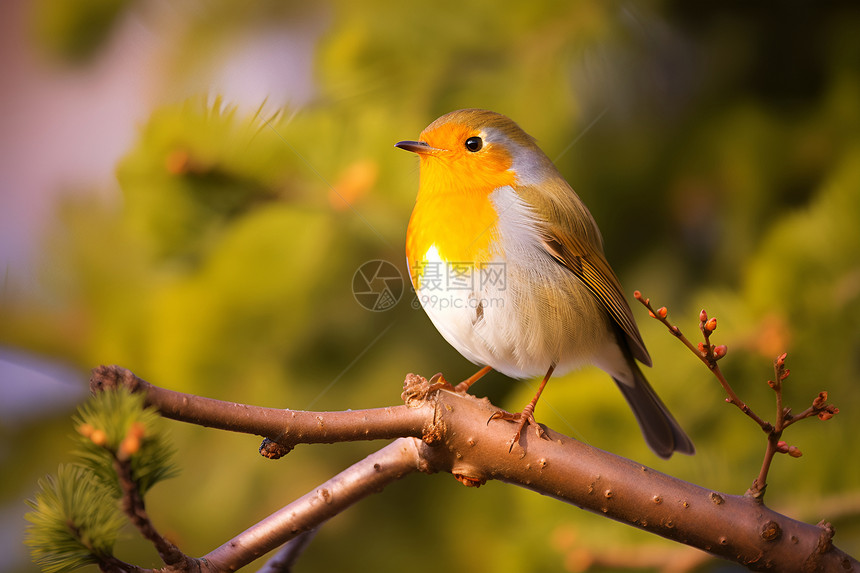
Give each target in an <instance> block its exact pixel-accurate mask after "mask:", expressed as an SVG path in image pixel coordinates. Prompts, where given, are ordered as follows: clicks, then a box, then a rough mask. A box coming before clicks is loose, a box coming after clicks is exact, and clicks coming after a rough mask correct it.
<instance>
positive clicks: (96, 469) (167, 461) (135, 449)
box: [73, 389, 176, 498]
mask: <svg viewBox="0 0 860 573" xmlns="http://www.w3.org/2000/svg"><path fill="white" fill-rule="evenodd" d="M73 419H74V423H75V428H76V429H77V431H78V434H77V442H78V445H79V448H78V451H77V452H76V453H77V455H78V458H79V460H80V464H81V465H83V466H84V467H86V468H87V469H89V470H90V471H91V472H92V473H93V474H94V475H95V476H96V478H97V479H98V480H99V481H100V482H101V483H102V484H104V485H105V486H106V487H108V488H109V489H110V491H111V493H112V495H113V497H114V498H119V497H120V496H121V495H122V493H123V492H122V488H121V486H120V483H119V478H118V477H117V473H116V471H115V468H114V461H115V460H121V461H124V462H125V461H127V462H128V463H129V464H130V467H131V478H132V480H133V482H134V484H135V487H136V488H137V490H138V492H139V493H140V495H144V494H146V492H147V491H149V489H150V488H152V486H154V485H155V484H156V483H158V482H159V481H162V480H164V479H168V478H170V477H173V476H174V475H176V468H175V466H174V465H173V464H172V462H171V459H172V456H173V447H172V445H171V444H170V443H169V442H168V440H167V436H166V434H165V433H164V432H163V431H161V429H160V426H161V421H162V420H161V417H160V416H159V415H158V413H157V412H156V411H155V410H154V409H153V408H144V405H143V396H141V395H139V394H131V393H130V392H128V391H127V390H124V389H119V390H116V391H109V392H99V393H97V394H96V395H95V396H93V398H92V399H91V400H90V401H89V402H87V403H85V404H83V405H82V406H81V407H80V408H78V413H77V414H76V415H75V416H74V418H73Z"/></svg>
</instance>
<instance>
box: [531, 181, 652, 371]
mask: <svg viewBox="0 0 860 573" xmlns="http://www.w3.org/2000/svg"><path fill="white" fill-rule="evenodd" d="M559 179H560V183H559V184H558V187H559V188H558V189H555V190H554V191H555V192H553V193H546V191H543V192H540V191H539V190H537V189H536V188H534V187H532V188H530V189H523V192H524V195H525V196H524V197H523V198H524V199H525V200H526V201H527V202H529V203H531V204H532V205H533V206H534V208H535V211H536V215H537V219H538V225H539V227H540V228H541V229H540V230H541V238H542V242H543V246H544V248H545V249H546V251H547V253H548V254H549V255H550V256H551V257H552V258H553V259H555V260H556V261H557V262H558V263H559V264H561V265H562V266H564V267H565V268H567V269H569V270H570V271H571V272H572V273H573V274H574V275H575V276H576V277H577V278H578V279H579V280H580V281H582V283H583V284H584V285H585V286H586V287H587V288H588V290H590V291H591V292H592V294H594V296H595V297H596V298H597V300H599V301H600V303H601V305H603V308H605V309H606V311H607V312H608V313H609V316H611V317H612V320H613V321H614V322H615V323H616V324H617V325H618V326H619V327H620V328H621V331H622V332H623V333H624V334H625V337H626V339H627V341H628V343H629V344H630V350H631V351H632V352H633V356H635V357H636V358H637V359H638V360H639V361H641V362H642V363H643V364H645V365H647V366H651V356H650V355H649V354H648V350H647V349H646V348H645V343H644V342H643V340H642V335H641V334H640V333H639V328H638V327H637V326H636V321H635V320H634V318H633V311H631V310H630V305H628V304H627V300H626V299H625V298H624V292H623V290H622V289H621V283H619V282H618V277H616V276H615V273H614V272H613V270H612V268H610V266H609V263H608V262H607V261H606V257H605V256H604V255H603V240H602V239H601V237H600V231H599V230H598V229H597V224H596V223H595V222H594V219H593V218H592V216H591V213H589V212H588V209H587V208H586V207H585V205H584V204H583V203H582V201H580V200H579V198H578V197H577V196H576V194H575V193H574V191H573V189H571V188H570V186H569V185H567V183H566V182H564V180H563V179H561V178H559ZM562 184H563V187H565V188H566V189H562V188H561V187H562Z"/></svg>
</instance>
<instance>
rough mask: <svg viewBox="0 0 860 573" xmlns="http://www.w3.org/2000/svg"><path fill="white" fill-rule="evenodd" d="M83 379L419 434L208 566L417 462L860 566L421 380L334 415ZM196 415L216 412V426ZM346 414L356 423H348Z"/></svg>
mask: <svg viewBox="0 0 860 573" xmlns="http://www.w3.org/2000/svg"><path fill="white" fill-rule="evenodd" d="M92 383H93V387H94V388H104V387H110V386H115V385H117V384H123V385H126V386H129V387H131V388H132V389H136V390H137V391H143V392H146V395H147V401H148V402H149V403H151V404H152V405H154V406H155V407H156V408H158V409H162V408H163V411H164V412H165V415H167V416H168V417H172V418H174V419H177V420H183V421H190V422H193V423H201V422H200V420H205V422H203V423H204V425H212V426H216V427H220V428H224V429H234V430H236V429H237V428H241V429H240V430H236V431H247V432H249V433H257V434H260V435H277V436H278V437H279V439H280V440H284V441H286V443H288V444H291V445H292V444H297V443H300V442H304V443H319V442H331V441H340V440H353V439H374V438H378V437H383V436H390V435H391V433H392V432H394V429H395V428H398V429H400V430H401V431H403V432H404V435H408V436H420V437H421V440H418V439H411V438H410V439H401V440H396V441H395V442H393V443H392V444H390V445H389V446H386V447H385V448H383V449H382V450H380V451H379V452H377V453H375V454H372V455H371V456H368V458H366V459H365V460H362V461H361V462H359V463H358V464H356V465H354V466H352V467H351V468H349V469H348V470H346V471H345V472H343V473H341V474H339V475H338V476H336V477H335V478H332V480H329V482H326V483H325V484H323V485H322V486H320V487H319V488H317V489H315V490H314V491H312V492H309V493H308V494H306V495H305V496H303V497H302V498H300V499H298V500H296V501H295V502H293V503H292V504H290V505H288V506H286V507H285V508H283V509H281V510H280V511H278V512H276V513H275V514H273V515H272V516H270V517H269V518H266V519H265V520H263V521H261V522H260V523H259V524H257V525H255V526H253V527H251V528H250V529H248V530H247V531H245V532H244V533H242V534H240V535H239V536H237V537H236V538H234V539H233V540H231V541H229V542H228V543H226V544H224V545H222V546H221V547H219V548H218V549H216V550H215V551H213V552H212V553H210V554H209V555H207V556H206V558H205V560H204V561H203V563H205V564H207V567H208V568H209V570H211V571H216V570H217V571H222V570H227V569H230V570H232V569H235V568H236V567H238V566H240V565H239V564H240V563H242V564H244V563H248V562H250V560H252V559H255V558H256V557H258V556H260V555H262V554H263V553H265V552H266V551H269V550H271V549H274V548H275V547H277V546H279V545H281V544H282V543H284V542H286V541H287V540H289V539H291V538H293V537H295V536H296V535H298V534H299V533H301V532H302V531H306V530H309V529H311V528H313V527H316V526H318V525H319V524H321V523H322V522H324V521H325V520H327V519H328V518H330V517H331V516H333V515H335V514H336V513H338V512H339V511H342V510H344V509H345V508H347V507H349V506H350V505H352V504H353V503H355V502H356V501H358V500H359V499H361V498H362V497H364V496H366V495H369V494H370V493H373V492H376V491H379V490H380V489H381V488H382V487H384V485H386V484H388V483H390V482H391V481H393V480H395V479H398V478H400V477H402V476H404V475H406V474H407V473H410V472H413V471H415V470H416V469H418V470H421V471H423V472H426V473H432V472H448V473H451V474H453V475H454V476H455V477H457V479H459V480H460V481H461V482H463V483H464V484H466V485H471V486H479V485H481V484H483V483H485V482H486V481H487V480H489V479H496V480H500V481H503V482H507V483H511V484H515V485H518V486H521V487H525V488H528V489H531V490H533V491H536V492H538V493H541V494H543V495H547V496H550V497H554V498H556V499H559V500H561V501H564V502H566V503H570V504H572V505H576V506H577V507H580V508H582V509H586V510H588V511H592V512H594V513H598V514H601V515H605V516H606V517H609V518H611V519H615V520H617V521H620V522H623V523H627V524H629V525H633V526H635V527H638V528H640V529H644V530H647V531H650V532H652V533H655V534H657V535H661V536H663V537H666V538H668V539H672V540H675V541H678V542H680V543H685V544H687V545H691V546H693V547H697V548H699V549H702V550H704V551H707V552H709V553H712V554H714V555H717V556H720V557H723V558H725V559H728V560H731V561H736V562H738V563H741V564H743V565H745V566H747V567H749V568H750V569H753V570H776V571H785V572H790V571H840V572H841V571H855V572H860V563H858V561H857V560H855V559H854V558H853V557H850V556H849V555H847V554H845V553H844V552H843V551H841V550H839V549H837V548H836V547H835V546H834V545H833V544H832V537H833V529H832V527H830V526H829V525H828V524H826V523H823V522H822V523H820V524H819V525H810V524H806V523H802V522H799V521H796V520H793V519H791V518H789V517H786V516H784V515H781V514H779V513H776V512H774V511H772V510H770V509H768V508H767V507H765V506H764V504H763V503H761V502H760V501H757V500H755V499H753V498H751V497H745V496H737V495H728V494H723V493H718V492H715V491H712V490H709V489H706V488H702V487H699V486H696V485H694V484H690V483H687V482H684V481H682V480H679V479H676V478H673V477H671V476H668V475H666V474H663V473H660V472H658V471H655V470H653V469H651V468H648V467H646V466H644V465H641V464H638V463H636V462H633V461H631V460H627V459H624V458H621V457H619V456H616V455H613V454H610V453H607V452H604V451H601V450H598V449H596V448H593V447H591V446H588V445H586V444H583V443H581V442H578V441H576V440H574V439H572V438H569V437H567V436H563V435H561V434H559V433H557V432H554V431H553V430H550V429H546V437H545V439H540V438H538V437H537V436H536V435H534V434H533V433H532V432H527V433H526V434H524V436H523V439H522V440H521V441H520V442H519V447H518V448H515V449H514V451H513V453H509V451H508V445H509V436H510V426H509V424H508V422H505V421H501V420H497V421H491V422H489V423H488V422H487V420H489V419H490V417H491V416H492V414H493V413H495V412H496V411H497V410H498V408H497V407H495V406H493V405H492V404H491V403H490V402H489V401H488V400H487V399H485V398H484V399H478V398H476V397H474V396H471V395H468V394H459V393H454V392H449V391H444V390H443V391H436V392H433V393H430V394H428V393H427V390H428V389H429V388H430V384H429V383H428V382H427V381H426V380H425V379H424V378H421V377H420V376H415V375H409V376H407V378H406V381H405V383H404V393H403V397H404V399H405V400H406V405H404V406H397V407H392V408H380V409H375V410H363V411H357V412H341V413H323V412H318V413H313V412H297V413H292V412H288V411H282V410H271V409H267V408H257V407H251V406H242V405H238V404H229V403H223V402H222V403H218V402H217V401H215V400H208V399H198V398H195V397H191V396H184V395H181V394H178V393H176V392H170V391H167V390H163V389H160V388H157V387H155V386H152V385H150V384H148V383H146V382H144V381H142V380H140V379H139V378H137V377H135V376H134V375H133V374H131V372H129V371H127V370H124V369H122V368H119V367H100V368H99V369H97V370H96V371H94V374H93V379H92ZM204 406H205V407H204ZM206 412H210V413H215V412H219V413H220V415H223V417H220V418H218V420H217V422H218V423H217V424H216V423H213V422H214V420H213V418H212V416H210V415H209V414H207V413H206ZM233 414H235V416H236V419H235V420H232V421H231V420H229V419H228V418H229V417H230V415H233ZM252 414H253V415H252ZM256 416H258V417H259V419H257V418H256ZM349 416H352V417H353V418H352V422H351V423H352V424H356V425H358V426H360V427H354V426H353V427H349V424H348V423H347V419H348V418H349ZM342 417H346V418H342ZM329 420H340V421H339V422H337V423H331V424H330V423H329ZM357 420H360V422H358V421H357ZM320 421H322V422H320ZM279 424H281V425H279ZM335 427H336V428H337V431H335Z"/></svg>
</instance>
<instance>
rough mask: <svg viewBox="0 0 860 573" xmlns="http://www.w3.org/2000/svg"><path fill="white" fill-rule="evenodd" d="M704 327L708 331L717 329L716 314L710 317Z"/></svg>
mask: <svg viewBox="0 0 860 573" xmlns="http://www.w3.org/2000/svg"><path fill="white" fill-rule="evenodd" d="M704 328H705V330H707V331H708V332H713V331H715V330H716V329H717V317H716V316H712V317H711V318H709V319H708V321H707V322H706V323H705V327H704Z"/></svg>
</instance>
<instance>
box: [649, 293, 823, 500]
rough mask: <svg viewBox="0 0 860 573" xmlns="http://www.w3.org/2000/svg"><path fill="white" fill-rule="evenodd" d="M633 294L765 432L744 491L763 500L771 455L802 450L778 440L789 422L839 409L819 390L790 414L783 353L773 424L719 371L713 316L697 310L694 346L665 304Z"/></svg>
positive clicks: (720, 353)
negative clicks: (802, 407) (671, 318)
mask: <svg viewBox="0 0 860 573" xmlns="http://www.w3.org/2000/svg"><path fill="white" fill-rule="evenodd" d="M633 296H634V297H635V298H636V300H638V301H639V302H641V303H642V304H643V305H644V306H645V308H647V309H648V312H649V314H650V315H651V317H652V318H655V319H657V320H658V321H660V322H662V323H663V324H664V325H665V326H666V328H668V329H669V332H671V333H672V334H673V335H674V336H675V337H677V338H678V339H680V340H681V341H682V342H683V343H684V345H685V346H687V348H689V349H690V350H691V351H692V352H693V354H695V355H696V356H697V357H698V358H699V359H700V360H701V361H702V362H704V363H705V364H706V365H707V366H708V368H709V369H710V370H711V372H713V373H714V375H715V376H716V377H717V380H719V381H720V384H721V385H722V387H723V389H724V390H725V391H726V394H727V395H728V398H726V402H729V403H732V404H734V405H735V406H737V407H738V408H739V409H740V410H741V412H743V413H744V414H746V415H747V416H749V417H750V418H751V419H752V420H753V421H755V422H756V423H757V424H758V425H759V427H760V428H761V429H762V430H764V432H765V433H766V434H767V445H766V447H765V452H764V457H763V459H762V464H761V469H760V470H759V474H758V476H757V477H756V478H755V480H753V483H752V485H751V486H750V487H749V489H748V490H747V491H746V494H745V495H747V496H749V497H751V498H753V499H755V500H757V501H759V502H761V501H763V499H764V492H765V489H766V488H767V474H768V472H769V471H770V466H771V463H772V462H773V457H774V456H775V455H776V454H777V453H781V454H789V455H790V456H791V457H794V458H799V457H800V456H801V455H803V454H802V453H801V451H800V450H799V449H798V448H797V447H796V446H789V445H788V444H786V443H785V442H784V441H782V440H781V438H782V433H783V431H784V430H785V428H787V427H788V426H790V425H791V424H793V423H795V422H797V421H799V420H803V419H805V418H810V417H812V416H818V418H819V419H821V420H829V419H830V418H832V417H833V416H834V415H835V414H837V413H839V408H837V407H836V406H833V405H832V404H828V403H827V392H819V394H818V396H817V397H816V398H815V399H814V400H813V401H812V406H810V407H809V408H807V409H806V410H804V411H803V412H802V413H800V414H798V415H797V416H792V415H791V408H786V407H784V406H783V400H782V383H783V382H784V381H785V380H786V379H787V378H788V376H789V374H790V371H789V370H788V369H787V368H786V367H785V359H786V354H785V353H783V354H781V355H780V356H778V357H777V358H776V360H775V361H774V366H773V367H774V380H768V385H769V386H770V387H771V388H772V389H773V391H774V394H775V396H776V418H775V422H774V423H770V422H768V421H766V420H763V419H762V418H761V417H759V416H758V415H757V414H756V413H755V412H753V411H752V409H751V408H750V407H749V406H747V404H746V403H745V402H744V401H743V400H741V399H740V397H739V396H738V395H737V394H736V393H735V391H734V390H733V389H732V387H731V385H730V384H729V382H728V380H726V377H725V376H724V375H723V373H722V371H721V370H720V367H719V365H718V364H717V361H718V360H719V359H721V358H723V357H724V356H725V355H726V353H727V352H728V349H727V348H726V346H725V345H721V346H714V345H713V344H711V334H713V332H714V331H715V330H716V329H717V319H716V318H715V317H711V318H708V313H707V312H705V311H704V310H702V311H701V312H700V313H699V330H701V331H702V336H703V337H704V342H703V343H699V345H698V346H697V347H696V346H693V343H692V342H690V341H689V340H688V339H687V337H685V336H684V335H683V334H682V333H681V330H680V329H679V328H678V327H677V326H675V325H673V324H671V323H670V322H669V321H668V319H667V318H666V317H667V315H668V310H667V309H666V307H665V306H664V307H660V308H659V309H657V310H656V311H655V310H654V308H653V307H652V306H651V301H650V299H648V298H645V297H643V296H642V293H640V292H639V291H636V292H635V293H634V294H633Z"/></svg>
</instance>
